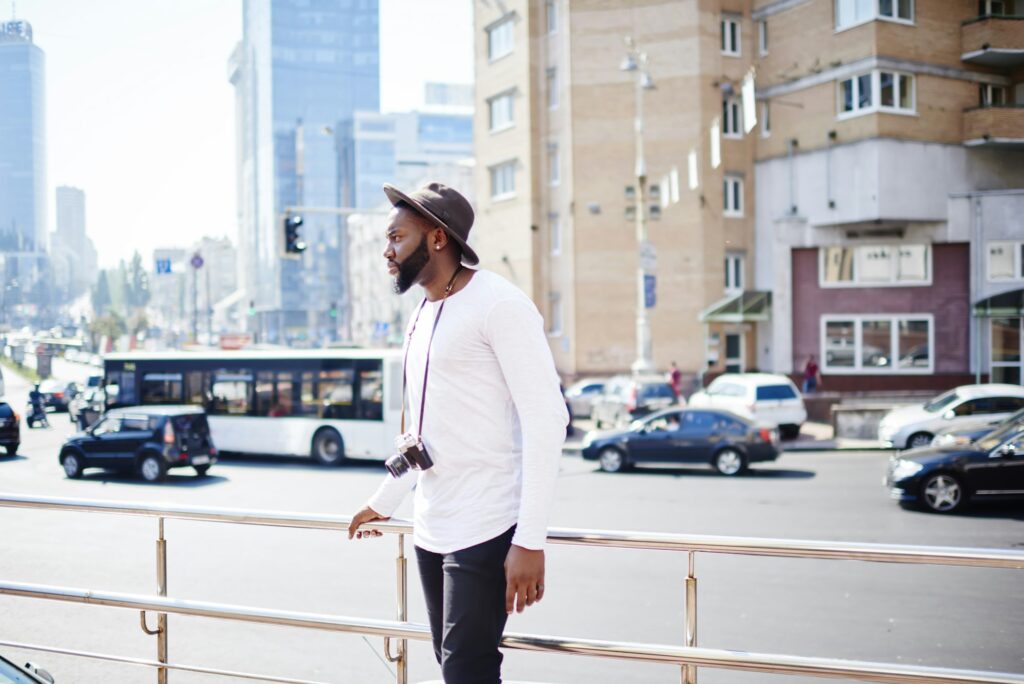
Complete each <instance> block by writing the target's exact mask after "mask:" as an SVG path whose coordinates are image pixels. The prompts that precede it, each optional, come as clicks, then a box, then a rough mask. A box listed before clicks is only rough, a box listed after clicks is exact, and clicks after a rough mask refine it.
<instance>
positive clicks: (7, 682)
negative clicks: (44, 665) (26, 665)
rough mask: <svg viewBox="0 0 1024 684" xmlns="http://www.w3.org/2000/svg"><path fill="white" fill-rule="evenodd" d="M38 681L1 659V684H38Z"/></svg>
mask: <svg viewBox="0 0 1024 684" xmlns="http://www.w3.org/2000/svg"><path fill="white" fill-rule="evenodd" d="M38 681H39V680H38V679H35V678H34V677H30V676H29V675H27V674H25V673H24V672H23V671H22V670H20V669H19V668H17V667H15V665H14V663H12V662H10V661H9V660H7V659H5V658H0V684H36V683H37V682H38Z"/></svg>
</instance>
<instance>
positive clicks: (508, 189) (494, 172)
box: [490, 161, 516, 200]
mask: <svg viewBox="0 0 1024 684" xmlns="http://www.w3.org/2000/svg"><path fill="white" fill-rule="evenodd" d="M490 171H491V199H495V200H497V199H505V198H508V197H512V196H514V195H515V194H516V162H515V161H507V162H504V163H501V164H497V165H495V166H492V167H491V169H490Z"/></svg>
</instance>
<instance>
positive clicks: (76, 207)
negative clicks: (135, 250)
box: [50, 185, 99, 301]
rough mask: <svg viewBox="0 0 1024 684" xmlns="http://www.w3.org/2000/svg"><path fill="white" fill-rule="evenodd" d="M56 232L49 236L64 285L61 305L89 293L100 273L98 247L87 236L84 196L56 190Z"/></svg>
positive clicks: (53, 259)
mask: <svg viewBox="0 0 1024 684" xmlns="http://www.w3.org/2000/svg"><path fill="white" fill-rule="evenodd" d="M56 198H57V214H56V217H57V229H56V230H55V231H54V232H53V233H52V234H51V236H50V259H51V262H52V265H53V272H54V277H55V281H56V282H65V281H66V282H65V285H66V287H65V288H64V289H63V292H62V294H63V297H62V298H61V301H70V300H72V299H75V298H77V297H79V296H81V295H82V294H83V293H87V292H89V290H90V289H91V288H92V285H93V284H94V283H95V282H96V275H97V274H98V273H99V265H98V255H97V253H96V246H95V245H94V244H93V242H92V240H90V239H89V236H88V235H87V233H86V222H85V192H84V191H82V190H80V189H79V188H72V187H68V186H63V185H62V186H58V187H57V193H56Z"/></svg>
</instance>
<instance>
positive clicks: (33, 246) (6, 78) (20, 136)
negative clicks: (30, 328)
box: [0, 20, 46, 322]
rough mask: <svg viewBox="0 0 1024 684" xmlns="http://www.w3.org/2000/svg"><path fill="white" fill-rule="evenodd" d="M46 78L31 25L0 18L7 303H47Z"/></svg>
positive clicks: (0, 188) (1, 260)
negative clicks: (42, 285) (41, 281)
mask: <svg viewBox="0 0 1024 684" xmlns="http://www.w3.org/2000/svg"><path fill="white" fill-rule="evenodd" d="M44 78H45V56H44V54H43V51H42V50H41V49H40V48H39V47H38V46H37V45H35V44H34V43H33V42H32V26H31V25H30V24H29V23H28V22H27V21H19V20H12V21H8V22H3V23H0V288H2V302H3V306H4V308H5V309H9V308H11V307H12V306H14V305H15V304H19V303H23V302H26V301H28V302H29V303H32V302H34V303H38V304H45V303H46V298H45V297H43V295H44V294H45V293H42V292H39V291H38V290H37V288H35V281H36V280H37V279H38V274H39V273H40V271H41V269H42V268H44V266H45V253H44V252H45V248H46V128H45V122H46V108H45V101H44ZM30 292H31V293H33V296H32V297H28V296H27V294H28V293H30ZM22 293H26V297H24V298H23V296H22ZM34 295H39V296H38V297H36V296H34ZM36 300H38V301H36ZM4 316H5V318H6V317H7V313H6V312H5V314H4ZM5 322H11V321H9V320H7V321H5Z"/></svg>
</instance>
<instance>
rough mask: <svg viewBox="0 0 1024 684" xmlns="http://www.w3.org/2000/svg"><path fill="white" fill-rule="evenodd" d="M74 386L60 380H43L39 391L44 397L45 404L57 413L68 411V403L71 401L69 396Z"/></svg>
mask: <svg viewBox="0 0 1024 684" xmlns="http://www.w3.org/2000/svg"><path fill="white" fill-rule="evenodd" d="M73 384H74V383H68V382H62V381H60V380H43V381H42V382H41V383H40V384H39V391H40V392H41V393H42V395H43V404H44V405H45V406H46V407H47V408H52V409H53V410H54V411H57V412H62V411H67V410H68V401H70V399H71V397H70V396H68V395H69V393H70V392H69V390H70V389H71V385H73Z"/></svg>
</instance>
